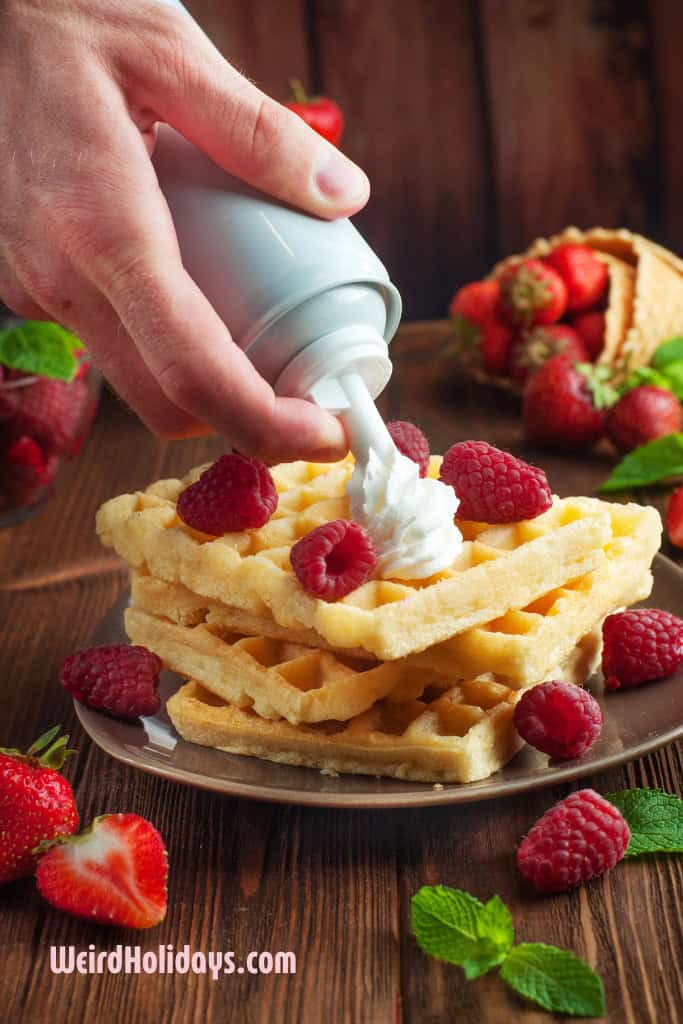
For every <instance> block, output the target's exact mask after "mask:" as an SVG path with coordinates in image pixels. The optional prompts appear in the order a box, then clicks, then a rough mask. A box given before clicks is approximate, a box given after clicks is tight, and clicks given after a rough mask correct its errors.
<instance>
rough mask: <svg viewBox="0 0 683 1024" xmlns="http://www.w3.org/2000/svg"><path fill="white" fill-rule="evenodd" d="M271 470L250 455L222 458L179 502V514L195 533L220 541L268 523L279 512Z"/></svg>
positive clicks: (205, 472) (188, 489)
mask: <svg viewBox="0 0 683 1024" xmlns="http://www.w3.org/2000/svg"><path fill="white" fill-rule="evenodd" d="M277 500H278V499H277V491H276V490H275V481H274V480H273V478H272V476H271V475H270V470H269V469H268V467H267V466H265V465H264V464H263V463H262V462H259V461H258V459H250V458H248V457H247V456H246V455H238V454H233V455H222V456H221V457H220V459H219V460H218V462H214V464H213V465H212V466H209V468H208V469H205V470H204V472H203V473H202V475H201V476H200V477H199V480H197V481H196V483H194V484H190V486H189V487H186V488H185V490H184V491H183V492H182V493H181V495H180V497H179V498H178V505H177V509H176V511H177V512H178V515H179V516H180V518H181V519H182V521H183V522H184V523H187V525H188V526H191V527H192V528H193V529H194V530H200V531H201V532H202V533H208V534H211V535H212V536H214V537H219V536H220V535H221V534H222V533H233V532H236V531H239V530H249V529H252V528H254V527H258V526H263V525H264V523H267V522H268V520H269V519H270V517H271V516H272V514H273V512H274V511H275V509H276V508H277Z"/></svg>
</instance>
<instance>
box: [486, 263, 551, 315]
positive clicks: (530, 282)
mask: <svg viewBox="0 0 683 1024" xmlns="http://www.w3.org/2000/svg"><path fill="white" fill-rule="evenodd" d="M498 282H499V284H500V308H501V311H502V313H503V316H504V318H505V320H507V321H508V323H511V324H519V325H520V326H522V327H535V326H536V325H537V324H554V323H555V321H556V320H559V319H560V317H561V316H562V314H563V313H564V311H565V309H566V308H567V289H566V288H565V284H564V281H563V280H562V278H561V277H560V275H559V274H557V273H556V272H555V271H554V270H553V268H552V267H549V266H547V265H546V264H545V263H543V262H541V260H532V259H525V260H520V261H519V262H517V263H513V264H511V265H510V266H508V267H506V268H505V269H504V270H503V271H502V272H501V273H500V275H499V277H498Z"/></svg>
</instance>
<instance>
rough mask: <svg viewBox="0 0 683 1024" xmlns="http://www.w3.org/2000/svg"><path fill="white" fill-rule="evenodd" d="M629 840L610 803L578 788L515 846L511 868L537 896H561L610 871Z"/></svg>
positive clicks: (619, 858)
mask: <svg viewBox="0 0 683 1024" xmlns="http://www.w3.org/2000/svg"><path fill="white" fill-rule="evenodd" d="M630 838H631V831H630V829H629V827H628V825H627V823H626V821H625V819H624V817H623V816H622V814H621V812H620V811H619V810H617V808H616V807H615V806H614V804H611V803H610V802H609V800H605V798H604V797H602V796H600V794H599V793H596V792H595V790H594V789H581V790H579V791H578V792H576V793H572V794H570V796H568V797H565V799H564V800H560V802H559V803H557V804H555V806H554V807H551V808H550V810H549V811H546V813H545V814H544V815H543V817H542V818H540V819H539V820H538V821H537V822H536V824H535V825H534V826H533V828H532V829H531V831H530V832H529V834H528V835H527V836H525V837H524V839H523V840H522V842H521V843H520V844H519V846H518V847H517V866H518V868H519V870H520V871H521V873H522V875H523V876H524V878H525V879H526V880H527V882H529V883H530V884H531V885H533V887H534V888H535V889H537V890H538V891H539V892H543V893H551V892H566V890H567V889H574V888H575V887H576V886H577V885H581V884H582V883H583V882H587V881H588V880H589V879H591V878H595V877H596V876H597V875H601V874H603V873H604V872H605V871H609V870H610V869H611V868H613V867H614V865H615V864H617V863H618V862H619V861H620V860H621V859H622V857H623V856H624V854H625V853H626V849H627V847H628V844H629V840H630Z"/></svg>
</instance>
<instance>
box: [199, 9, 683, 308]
mask: <svg viewBox="0 0 683 1024" xmlns="http://www.w3.org/2000/svg"><path fill="white" fill-rule="evenodd" d="M186 5H187V6H188V8H189V9H191V11H192V13H193V14H194V16H195V17H196V18H197V20H198V21H199V22H200V23H201V24H202V25H203V27H204V28H205V29H206V31H207V32H208V34H209V35H210V36H211V37H212V39H213V40H214V42H215V43H216V44H217V45H218V47H219V48H220V49H221V50H222V52H223V53H224V54H225V55H226V56H227V57H228V58H229V59H230V60H231V61H232V62H233V63H234V64H236V65H237V66H238V67H239V68H240V69H241V70H243V71H244V72H245V73H246V74H247V75H249V77H250V78H252V79H253V80H254V81H256V82H257V83H258V84H259V85H260V86H261V87H262V88H263V89H265V90H266V91H267V92H269V93H270V94H271V95H273V96H276V97H277V98H279V99H285V98H286V97H287V94H288V88H287V81H288V79H289V77H290V76H293V75H296V76H298V77H299V78H301V79H302V81H303V82H304V83H305V85H306V86H307V87H309V89H310V90H311V91H321V92H326V93H328V94H329V95H331V96H333V97H334V98H335V99H336V100H337V101H338V102H339V103H340V104H341V106H342V108H343V109H344V112H345V114H346V118H347V131H346V135H345V138H344V140H343V143H342V147H343V149H344V150H345V151H346V152H347V153H348V154H349V155H350V156H351V157H353V159H355V160H356V161H357V162H358V163H360V164H361V165H362V166H363V167H364V168H365V170H366V171H367V172H368V174H369V176H370V180H371V182H372V186H373V195H372V198H371V200H370V203H369V205H368V207H367V209H366V210H365V211H363V213H361V214H360V215H359V216H358V218H357V224H358V226H359V228H360V229H361V230H362V231H363V232H364V233H365V235H366V236H367V238H368V239H369V241H370V242H371V244H372V245H374V246H375V248H376V249H377V251H378V252H379V254H380V255H381V257H382V258H383V260H384V262H385V263H386V265H387V267H388V268H389V270H390V273H391V275H392V277H393V279H394V280H395V282H396V284H397V285H398V287H399V289H400V290H401V292H402V294H403V297H404V301H405V307H406V315H407V316H408V317H409V318H421V317H432V316H435V317H438V316H442V315H443V314H444V312H445V310H446V306H447V302H448V299H449V297H450V295H451V294H452V292H453V290H454V288H455V286H456V285H458V284H460V283H462V282H464V281H466V280H471V279H473V278H474V277H477V276H479V275H481V274H482V273H483V272H484V271H485V270H486V269H487V268H488V267H489V266H490V265H491V263H492V262H493V261H494V259H495V258H497V257H498V256H500V255H503V254H505V253H508V252H512V251H517V250H518V249H519V248H520V247H524V246H525V245H526V244H528V242H529V241H531V239H532V238H533V237H534V236H536V235H537V234H548V233H550V232H553V231H555V230H558V229H560V228H562V227H563V226H564V225H566V224H569V223H576V224H579V225H581V226H590V225H592V224H603V225H608V226H610V225H624V226H627V227H630V228H633V229H636V230H640V231H644V232H646V233H648V234H650V235H652V236H654V237H656V238H657V239H658V240H660V241H663V242H664V243H667V244H670V245H672V246H673V247H674V248H678V250H679V251H681V252H683V130H682V129H683V115H682V114H681V103H682V101H683V0H186Z"/></svg>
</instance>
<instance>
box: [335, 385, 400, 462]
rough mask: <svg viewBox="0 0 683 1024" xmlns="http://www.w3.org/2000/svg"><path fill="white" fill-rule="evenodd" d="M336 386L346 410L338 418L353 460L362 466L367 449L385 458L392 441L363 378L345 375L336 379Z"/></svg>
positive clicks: (366, 455)
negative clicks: (341, 395)
mask: <svg viewBox="0 0 683 1024" xmlns="http://www.w3.org/2000/svg"><path fill="white" fill-rule="evenodd" d="M337 384H338V386H339V388H340V389H341V391H342V393H343V394H344V396H345V398H346V403H347V404H346V408H345V409H343V410H342V412H341V413H340V418H341V420H342V422H343V424H344V427H345V429H346V433H347V436H348V439H349V447H350V448H351V451H352V452H353V454H354V457H355V459H356V461H357V462H360V463H361V464H362V465H365V464H366V463H367V461H368V458H369V455H370V449H371V448H373V449H374V450H375V452H377V454H378V455H379V456H380V458H384V457H386V456H388V455H389V453H390V452H392V451H393V449H394V442H393V440H392V437H391V434H390V433H389V431H388V430H387V428H386V424H385V422H384V420H383V419H382V417H381V416H380V414H379V412H378V411H377V406H376V405H375V403H374V400H373V398H372V396H371V394H370V392H369V391H368V388H367V385H366V383H365V381H364V379H363V378H362V377H361V376H360V374H358V373H345V374H343V376H341V377H339V378H338V379H337Z"/></svg>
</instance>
